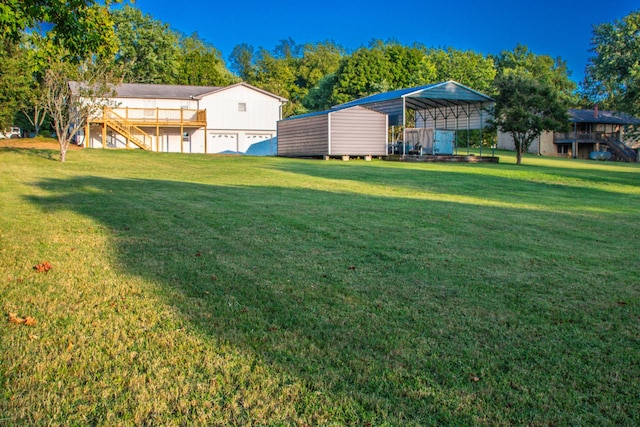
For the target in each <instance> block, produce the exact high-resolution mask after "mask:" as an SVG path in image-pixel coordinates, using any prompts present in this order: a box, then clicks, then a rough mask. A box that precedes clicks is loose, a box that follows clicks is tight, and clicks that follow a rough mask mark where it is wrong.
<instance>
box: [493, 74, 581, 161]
mask: <svg viewBox="0 0 640 427" xmlns="http://www.w3.org/2000/svg"><path fill="white" fill-rule="evenodd" d="M496 88H497V90H498V94H497V95H496V97H495V100H496V107H495V110H494V114H493V116H494V118H493V119H492V122H491V124H492V125H493V127H495V128H496V129H498V130H500V131H501V132H505V133H509V134H511V136H512V137H513V142H514V144H515V147H516V153H517V154H516V156H517V157H516V158H517V164H518V165H519V164H521V163H522V153H524V152H525V151H526V150H528V149H529V146H530V145H531V143H532V142H533V141H534V140H535V139H536V138H537V137H539V136H540V135H541V134H542V132H545V131H554V130H555V131H564V130H566V129H567V128H568V126H569V117H568V114H567V104H566V102H565V100H563V98H562V97H561V96H560V94H559V93H558V91H557V89H555V88H554V87H553V86H552V85H551V84H549V83H548V82H545V81H541V80H537V79H534V78H532V77H528V76H524V75H519V74H508V75H504V76H500V77H498V78H497V79H496Z"/></svg>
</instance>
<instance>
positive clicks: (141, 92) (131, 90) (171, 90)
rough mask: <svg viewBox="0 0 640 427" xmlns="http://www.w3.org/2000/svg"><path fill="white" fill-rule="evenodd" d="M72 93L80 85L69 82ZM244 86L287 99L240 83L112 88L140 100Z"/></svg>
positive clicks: (122, 95) (194, 96) (192, 95)
mask: <svg viewBox="0 0 640 427" xmlns="http://www.w3.org/2000/svg"><path fill="white" fill-rule="evenodd" d="M69 86H70V87H71V90H72V92H74V93H77V91H78V88H79V87H80V83H78V82H69ZM235 86H245V87H248V88H251V89H253V90H256V91H258V92H261V93H263V94H265V95H268V96H272V97H274V98H277V99H278V100H280V101H281V102H286V101H287V99H286V98H283V97H281V96H278V95H276V94H274V93H271V92H267V91H266V90H263V89H260V88H257V87H255V86H251V85H250V84H247V83H244V82H240V83H236V84H233V85H230V86H186V85H159V84H146V83H120V84H118V85H115V86H114V90H115V95H114V97H117V98H142V99H201V98H203V97H204V96H206V95H209V94H212V93H215V92H221V91H223V90H226V89H229V88H232V87H235Z"/></svg>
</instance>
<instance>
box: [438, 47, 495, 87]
mask: <svg viewBox="0 0 640 427" xmlns="http://www.w3.org/2000/svg"><path fill="white" fill-rule="evenodd" d="M427 55H428V57H429V59H430V60H431V62H432V63H433V64H434V65H435V69H436V78H435V80H436V81H437V82H443V81H447V80H455V81H457V82H458V83H461V84H463V85H465V86H468V87H470V88H471V89H474V90H477V91H479V92H483V93H486V92H490V91H491V88H492V86H493V81H494V79H495V77H496V67H495V64H494V61H493V58H491V57H487V56H485V55H482V54H480V53H477V52H474V51H471V50H467V51H463V50H458V49H454V48H451V47H449V48H446V49H429V50H428V52H427Z"/></svg>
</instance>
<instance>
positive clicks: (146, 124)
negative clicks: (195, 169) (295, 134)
mask: <svg viewBox="0 0 640 427" xmlns="http://www.w3.org/2000/svg"><path fill="white" fill-rule="evenodd" d="M73 87H74V86H73V84H72V90H73ZM114 91H115V95H114V96H113V97H112V98H110V99H109V101H110V105H111V106H110V107H105V108H104V109H103V110H102V112H101V113H100V114H98V115H96V116H95V117H93V118H91V119H90V120H88V121H87V123H86V125H85V126H84V129H83V131H82V132H81V133H80V135H79V138H78V143H80V144H84V146H86V147H90V148H141V149H145V150H150V151H158V152H175V153H247V154H275V153H276V132H277V122H278V120H280V119H281V118H282V106H283V105H284V103H286V102H287V100H286V99H285V98H282V97H280V96H278V95H275V94H273V93H270V92H267V91H264V90H262V89H258V88H256V87H254V86H251V85H249V84H246V83H237V84H234V85H231V86H226V87H212V86H177V85H154V84H133V83H126V84H120V85H117V86H116V87H115V88H114Z"/></svg>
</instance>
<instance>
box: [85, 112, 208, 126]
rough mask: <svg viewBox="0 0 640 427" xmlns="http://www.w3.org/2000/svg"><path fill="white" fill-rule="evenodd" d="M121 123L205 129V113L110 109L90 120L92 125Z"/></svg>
mask: <svg viewBox="0 0 640 427" xmlns="http://www.w3.org/2000/svg"><path fill="white" fill-rule="evenodd" d="M114 120H115V121H122V122H125V123H127V124H130V125H133V126H139V127H181V128H182V127H198V128H200V127H206V125H207V111H206V110H192V109H186V108H180V109H177V108H128V107H127V108H111V107H105V108H104V109H103V110H102V114H101V115H100V113H98V116H97V117H95V118H93V119H91V122H92V123H103V122H110V121H114Z"/></svg>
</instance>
